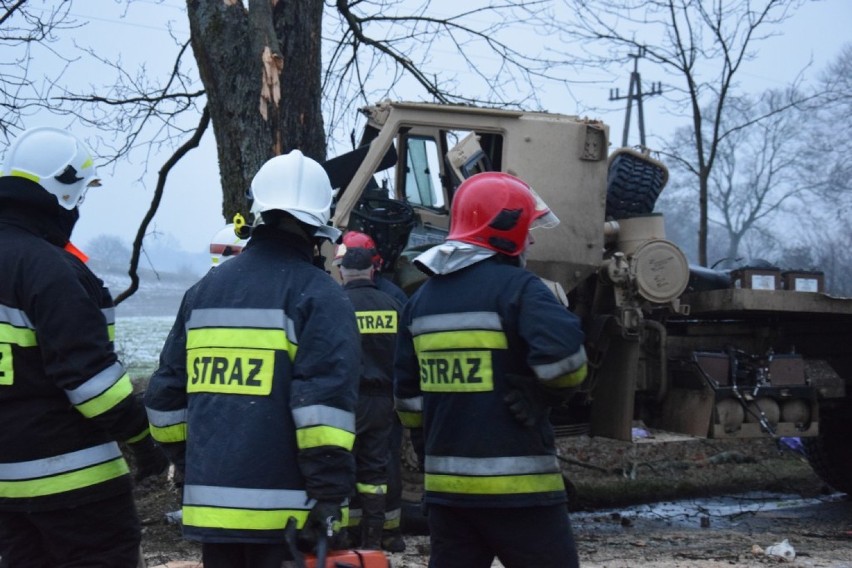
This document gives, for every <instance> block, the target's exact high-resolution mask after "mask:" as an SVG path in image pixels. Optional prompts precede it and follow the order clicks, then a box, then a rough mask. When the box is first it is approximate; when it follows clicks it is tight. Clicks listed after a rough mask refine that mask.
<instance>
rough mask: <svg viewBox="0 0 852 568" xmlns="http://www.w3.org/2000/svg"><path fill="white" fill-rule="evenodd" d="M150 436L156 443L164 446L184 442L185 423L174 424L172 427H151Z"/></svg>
mask: <svg viewBox="0 0 852 568" xmlns="http://www.w3.org/2000/svg"><path fill="white" fill-rule="evenodd" d="M151 436H153V437H154V439H155V440H157V441H158V442H162V443H164V444H168V443H174V442H185V441H186V423H185V422H184V423H183V424H174V425H172V426H163V427H160V426H154V425H153V424H152V425H151Z"/></svg>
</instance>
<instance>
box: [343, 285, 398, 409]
mask: <svg viewBox="0 0 852 568" xmlns="http://www.w3.org/2000/svg"><path fill="white" fill-rule="evenodd" d="M343 289H344V290H346V293H347V294H348V295H349V299H350V300H351V301H352V305H353V306H354V307H355V317H356V319H357V321H358V331H359V332H360V333H361V351H362V354H361V391H365V392H372V393H375V394H382V393H386V394H387V395H388V396H392V395H393V352H394V349H395V348H396V331H397V326H398V322H399V312H400V311H401V310H402V306H400V304H399V302H397V301H396V300H395V299H394V298H392V297H391V296H390V295H389V294H386V293H384V292H382V291H381V290H379V289H378V287H377V285H376V284H375V283H374V282H372V281H370V280H353V281H351V282H348V283H346V284H345V285H344V286H343Z"/></svg>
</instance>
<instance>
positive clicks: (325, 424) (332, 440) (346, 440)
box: [293, 404, 355, 450]
mask: <svg viewBox="0 0 852 568" xmlns="http://www.w3.org/2000/svg"><path fill="white" fill-rule="evenodd" d="M293 421H294V422H295V424H296V441H297V443H298V445H299V449H302V450H304V449H307V448H315V447H318V446H340V447H342V448H344V449H346V450H351V449H352V446H353V444H354V443H355V413H354V412H349V411H346V410H341V409H339V408H334V407H333V406H325V405H321V404H314V405H311V406H303V407H300V408H294V409H293Z"/></svg>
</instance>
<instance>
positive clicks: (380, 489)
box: [355, 483, 388, 495]
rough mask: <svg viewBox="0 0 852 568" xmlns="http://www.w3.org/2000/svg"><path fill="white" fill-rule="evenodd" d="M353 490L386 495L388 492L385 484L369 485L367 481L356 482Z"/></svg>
mask: <svg viewBox="0 0 852 568" xmlns="http://www.w3.org/2000/svg"><path fill="white" fill-rule="evenodd" d="M355 490H356V491H358V493H366V494H369V495H386V494H387V492H388V486H387V484H382V485H370V484H369V483H356V484H355Z"/></svg>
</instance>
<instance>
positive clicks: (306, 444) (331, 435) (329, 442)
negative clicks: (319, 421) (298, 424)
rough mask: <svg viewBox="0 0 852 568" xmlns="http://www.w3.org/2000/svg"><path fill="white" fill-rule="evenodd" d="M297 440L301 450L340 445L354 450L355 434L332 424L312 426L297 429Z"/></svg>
mask: <svg viewBox="0 0 852 568" xmlns="http://www.w3.org/2000/svg"><path fill="white" fill-rule="evenodd" d="M296 442H297V443H298V444H299V449H300V450H304V449H307V448H316V447H319V446H340V447H341V448H344V449H346V450H352V446H353V445H354V444H355V434H354V433H352V432H347V431H346V430H342V429H340V428H334V427H332V426H311V427H309V428H299V429H297V430H296Z"/></svg>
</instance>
